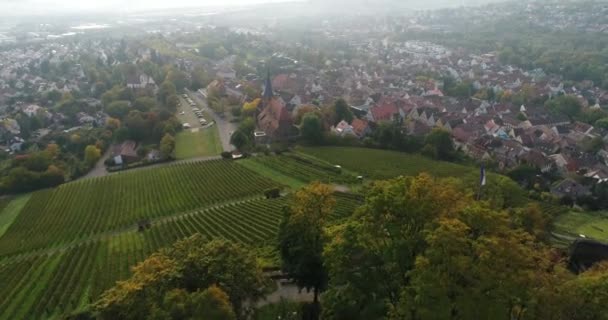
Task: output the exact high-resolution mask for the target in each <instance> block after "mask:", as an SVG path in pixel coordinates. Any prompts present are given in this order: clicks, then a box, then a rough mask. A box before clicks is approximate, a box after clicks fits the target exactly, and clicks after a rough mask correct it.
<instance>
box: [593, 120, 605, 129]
mask: <svg viewBox="0 0 608 320" xmlns="http://www.w3.org/2000/svg"><path fill="white" fill-rule="evenodd" d="M595 126H596V127H599V128H602V129H608V118H602V119H599V120H597V121H596V122H595Z"/></svg>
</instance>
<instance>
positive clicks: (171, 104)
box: [165, 94, 180, 113]
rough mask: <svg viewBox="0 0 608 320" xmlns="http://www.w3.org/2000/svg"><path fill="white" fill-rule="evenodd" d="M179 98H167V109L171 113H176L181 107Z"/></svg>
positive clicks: (173, 96) (172, 96)
mask: <svg viewBox="0 0 608 320" xmlns="http://www.w3.org/2000/svg"><path fill="white" fill-rule="evenodd" d="M179 103H180V102H179V97H178V96H177V95H175V94H173V95H170V96H169V97H167V102H166V103H165V106H166V107H167V109H168V110H169V111H170V112H172V113H173V112H176V111H177V108H178V107H179Z"/></svg>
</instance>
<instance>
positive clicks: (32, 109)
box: [23, 104, 42, 118]
mask: <svg viewBox="0 0 608 320" xmlns="http://www.w3.org/2000/svg"><path fill="white" fill-rule="evenodd" d="M40 109H42V107H41V106H39V105H35V104H30V105H28V106H27V107H25V108H23V113H25V114H26V115H27V116H28V117H30V118H31V117H33V116H35V115H36V114H37V113H38V111H39V110H40Z"/></svg>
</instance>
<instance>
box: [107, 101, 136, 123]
mask: <svg viewBox="0 0 608 320" xmlns="http://www.w3.org/2000/svg"><path fill="white" fill-rule="evenodd" d="M130 109H131V107H130V103H129V101H125V100H119V101H114V102H111V103H110V104H109V105H108V106H107V107H106V112H107V113H108V115H110V117H112V118H117V119H123V118H124V117H125V116H126V115H127V114H129V111H130Z"/></svg>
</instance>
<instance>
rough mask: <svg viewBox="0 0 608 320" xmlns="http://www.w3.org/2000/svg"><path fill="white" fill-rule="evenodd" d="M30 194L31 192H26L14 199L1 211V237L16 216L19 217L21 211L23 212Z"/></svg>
mask: <svg viewBox="0 0 608 320" xmlns="http://www.w3.org/2000/svg"><path fill="white" fill-rule="evenodd" d="M30 195H31V194H26V195H23V196H20V197H18V198H15V199H13V200H12V201H10V202H9V203H8V204H7V205H6V206H5V207H4V209H2V211H0V237H1V236H2V235H3V234H4V233H5V232H6V230H7V229H8V227H10V226H11V224H12V223H13V221H15V218H17V216H18V215H19V212H21V209H22V208H23V206H25V204H26V203H27V201H28V200H29V199H30Z"/></svg>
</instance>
